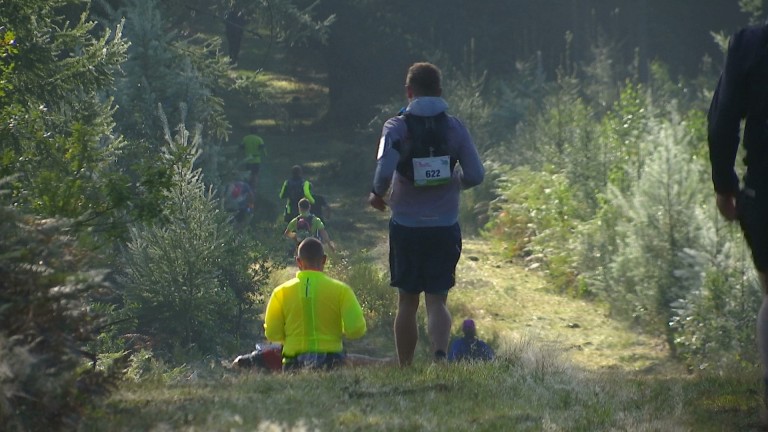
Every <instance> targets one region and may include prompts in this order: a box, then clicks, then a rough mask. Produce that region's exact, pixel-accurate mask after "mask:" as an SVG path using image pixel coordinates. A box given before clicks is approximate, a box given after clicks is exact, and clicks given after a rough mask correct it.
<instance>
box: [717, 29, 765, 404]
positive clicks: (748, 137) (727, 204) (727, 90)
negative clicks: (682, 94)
mask: <svg viewBox="0 0 768 432" xmlns="http://www.w3.org/2000/svg"><path fill="white" fill-rule="evenodd" d="M742 120H746V121H745V123H744V131H743V133H744V137H743V145H744V150H745V155H746V156H745V158H744V163H745V166H746V172H745V173H744V177H743V182H741V183H740V181H739V177H738V175H737V174H736V170H735V169H734V163H735V160H736V152H737V150H738V148H739V144H740V133H741V121H742ZM766 120H768V26H757V27H747V28H744V29H741V30H739V31H738V32H736V33H735V34H734V35H733V36H732V37H731V40H730V42H729V46H728V52H727V56H726V60H725V68H724V70H723V72H722V74H721V75H720V79H719V81H718V83H717V88H716V89H715V93H714V96H713V97H712V103H711V105H710V107H709V113H708V115H707V121H708V126H709V127H708V131H707V132H708V142H709V159H710V163H711V165H712V181H713V183H714V189H715V194H716V204H717V208H718V210H719V211H720V214H721V215H722V216H723V217H724V218H725V219H726V220H728V221H736V220H738V221H739V223H740V224H741V230H742V232H743V234H744V238H745V239H746V241H747V245H748V246H749V248H750V250H751V251H752V260H753V262H754V265H755V268H756V269H757V273H758V277H759V279H760V284H761V285H762V288H763V300H762V305H761V306H760V311H759V312H758V315H757V345H758V351H759V354H760V360H761V362H762V365H763V385H764V400H763V403H764V405H765V406H766V407H767V408H768V279H767V278H766V275H768V128H766Z"/></svg>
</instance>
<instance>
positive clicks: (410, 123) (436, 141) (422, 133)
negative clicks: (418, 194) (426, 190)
mask: <svg viewBox="0 0 768 432" xmlns="http://www.w3.org/2000/svg"><path fill="white" fill-rule="evenodd" d="M403 117H404V118H405V124H406V126H407V128H408V134H407V136H406V139H405V140H404V141H398V142H396V143H394V144H393V146H392V147H393V148H394V149H395V150H397V151H398V153H400V160H399V161H398V163H397V172H398V173H400V175H402V176H404V177H405V178H407V179H408V180H410V181H411V182H414V184H415V185H416V186H430V185H433V184H442V183H445V182H447V180H443V181H439V182H437V183H433V182H430V181H429V180H424V179H421V180H417V179H415V178H414V159H420V158H430V157H439V156H448V158H449V161H450V163H449V164H448V166H443V167H441V168H442V169H446V170H448V172H447V175H448V178H450V175H451V174H452V173H453V168H454V166H456V158H454V157H453V156H451V155H450V154H449V153H448V145H447V142H446V133H447V130H448V115H447V114H446V113H445V112H441V113H440V114H438V115H436V116H431V117H423V116H417V115H414V114H411V113H405V114H404V115H403ZM441 168H437V167H435V170H430V171H428V172H427V173H426V176H427V178H429V177H430V176H431V175H436V176H438V177H439V176H440V173H439V172H431V171H439V170H440V169H441ZM445 175H446V173H442V177H443V178H445Z"/></svg>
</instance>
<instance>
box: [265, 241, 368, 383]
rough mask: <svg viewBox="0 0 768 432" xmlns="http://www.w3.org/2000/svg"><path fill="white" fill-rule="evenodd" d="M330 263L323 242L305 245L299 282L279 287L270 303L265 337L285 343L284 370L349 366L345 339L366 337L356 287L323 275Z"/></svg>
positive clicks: (298, 262)
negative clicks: (354, 288) (345, 364)
mask: <svg viewBox="0 0 768 432" xmlns="http://www.w3.org/2000/svg"><path fill="white" fill-rule="evenodd" d="M327 259H328V257H327V256H326V255H325V252H324V251H323V244H322V243H320V240H318V239H316V238H314V237H309V238H307V239H305V240H304V241H302V242H301V244H299V251H298V256H297V257H296V265H297V266H298V267H299V271H298V272H297V273H296V277H295V278H293V279H291V280H289V281H287V282H285V283H283V284H282V285H280V286H278V287H277V288H275V290H274V291H272V295H271V296H270V298H269V303H267V311H266V314H265V318H264V335H265V336H266V338H267V340H269V341H270V342H273V343H279V344H282V346H283V352H282V355H283V370H284V371H292V370H297V369H302V368H314V369H333V368H336V367H339V366H341V365H343V364H344V363H345V362H346V355H345V353H344V345H343V342H342V339H343V338H344V337H347V338H349V339H357V338H360V337H362V336H363V335H364V334H365V332H366V324H365V317H364V316H363V310H362V308H361V307H360V303H359V302H358V301H357V297H356V296H355V293H354V292H353V291H352V288H350V287H349V285H347V284H345V283H343V282H340V281H338V280H336V279H333V278H331V277H329V276H326V275H325V273H323V269H324V268H325V263H326V260H327Z"/></svg>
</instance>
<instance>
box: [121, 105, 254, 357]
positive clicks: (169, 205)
mask: <svg viewBox="0 0 768 432" xmlns="http://www.w3.org/2000/svg"><path fill="white" fill-rule="evenodd" d="M161 112H162V111H161ZM180 112H181V113H182V114H184V112H185V111H184V108H183V107H181V109H180ZM160 119H161V120H160V121H161V123H162V124H163V125H164V128H163V129H164V135H165V145H164V147H163V148H162V153H163V157H164V158H165V159H166V160H168V161H169V163H170V164H171V166H172V186H171V187H170V188H169V189H168V190H167V192H166V194H165V197H164V201H163V203H162V208H163V218H162V220H163V222H162V223H159V224H153V225H140V226H136V227H134V228H132V229H131V232H130V237H131V239H130V242H129V243H128V245H127V249H126V251H125V253H124V274H123V276H122V278H121V280H122V286H123V292H124V296H125V303H126V305H127V307H128V311H129V313H130V315H132V316H133V317H134V318H135V319H136V323H137V324H136V331H137V332H139V333H142V334H145V335H148V336H150V337H152V338H154V339H155V346H157V347H158V348H160V349H164V348H165V349H168V350H170V349H172V348H174V347H181V348H184V349H187V348H190V347H197V348H198V349H200V350H202V351H205V352H211V351H212V350H214V349H215V348H216V347H218V346H221V344H222V343H224V342H225V341H224V339H223V336H225V335H226V334H227V333H229V334H233V333H234V332H235V329H234V328H233V321H234V318H233V317H234V316H235V315H236V299H235V296H234V294H233V292H232V291H231V290H230V289H229V287H227V286H226V285H225V284H224V283H223V278H222V275H221V268H222V267H223V266H224V265H225V263H227V260H226V251H227V245H228V244H230V243H232V241H233V239H232V238H233V235H234V233H233V230H232V226H231V224H230V223H229V220H228V217H227V215H226V214H224V213H223V212H222V211H221V210H220V209H219V205H218V203H217V201H216V200H215V198H214V197H213V193H212V190H211V189H209V188H207V187H206V186H205V184H204V183H203V181H202V175H201V171H200V169H199V168H196V167H195V161H196V159H197V157H199V155H200V147H201V145H202V142H201V140H202V134H201V131H200V128H199V127H197V128H196V129H195V130H193V131H190V130H188V129H187V128H186V126H185V118H184V117H182V121H181V123H180V125H179V126H178V128H177V129H176V131H175V135H173V136H172V134H171V131H170V129H169V127H168V124H167V121H166V120H165V116H164V115H162V116H160ZM182 245H183V246H182ZM241 252H242V253H246V251H241ZM242 270H243V271H245V269H242Z"/></svg>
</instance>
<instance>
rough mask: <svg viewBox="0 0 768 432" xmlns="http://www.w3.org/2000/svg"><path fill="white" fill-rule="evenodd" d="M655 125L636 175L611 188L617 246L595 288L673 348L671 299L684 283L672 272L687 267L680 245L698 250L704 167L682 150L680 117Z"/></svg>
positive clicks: (677, 296)
mask: <svg viewBox="0 0 768 432" xmlns="http://www.w3.org/2000/svg"><path fill="white" fill-rule="evenodd" d="M656 130H657V131H658V132H657V133H656V135H655V136H651V137H649V138H650V139H652V140H653V144H654V147H655V150H654V152H653V153H652V154H651V155H650V156H649V159H648V161H647V164H646V165H645V167H644V169H643V170H642V174H641V178H640V179H639V181H638V182H637V183H636V184H635V185H634V187H633V188H632V190H631V191H630V192H629V193H622V192H621V191H619V190H617V189H613V190H612V193H611V194H610V202H611V205H612V206H615V208H616V214H617V215H618V222H617V225H616V233H617V241H616V245H617V246H616V250H615V251H614V255H613V256H612V257H610V259H611V262H610V264H609V267H608V269H606V271H605V273H604V275H603V277H604V280H602V282H601V283H600V286H601V287H602V290H603V292H602V293H603V295H605V296H606V298H607V299H609V302H610V304H611V305H612V307H613V310H614V312H617V313H618V314H619V315H621V316H629V317H632V318H634V320H635V321H636V322H637V323H638V324H641V325H642V326H643V327H644V328H646V329H647V330H650V331H652V332H655V333H659V334H662V335H664V336H665V337H666V341H667V344H668V346H669V347H670V349H671V350H672V352H674V351H675V332H674V329H673V328H671V327H670V326H669V322H670V321H671V320H672V319H673V317H674V315H675V314H674V311H673V305H674V304H675V303H676V302H677V301H679V300H680V299H684V298H685V297H686V296H687V295H688V294H689V292H688V290H689V289H690V287H689V285H687V284H685V283H684V282H683V281H681V280H680V279H679V277H678V273H677V272H678V271H679V270H681V269H684V268H686V264H685V262H684V258H683V254H684V251H686V250H688V249H698V248H699V242H700V238H699V233H700V232H701V230H702V225H703V222H702V221H701V219H700V216H701V215H700V212H699V211H698V209H699V207H700V205H701V202H702V200H703V198H702V193H703V192H702V189H701V182H700V179H701V173H700V171H701V170H703V169H704V168H703V167H702V166H701V164H699V163H697V162H696V160H695V159H694V158H692V157H691V155H690V154H688V152H687V150H686V144H685V141H686V140H687V139H689V137H688V136H687V135H686V129H685V127H684V126H683V125H682V124H681V123H680V122H679V121H678V122H677V123H675V122H674V121H670V122H666V123H662V124H660V125H658V126H657V128H656Z"/></svg>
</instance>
